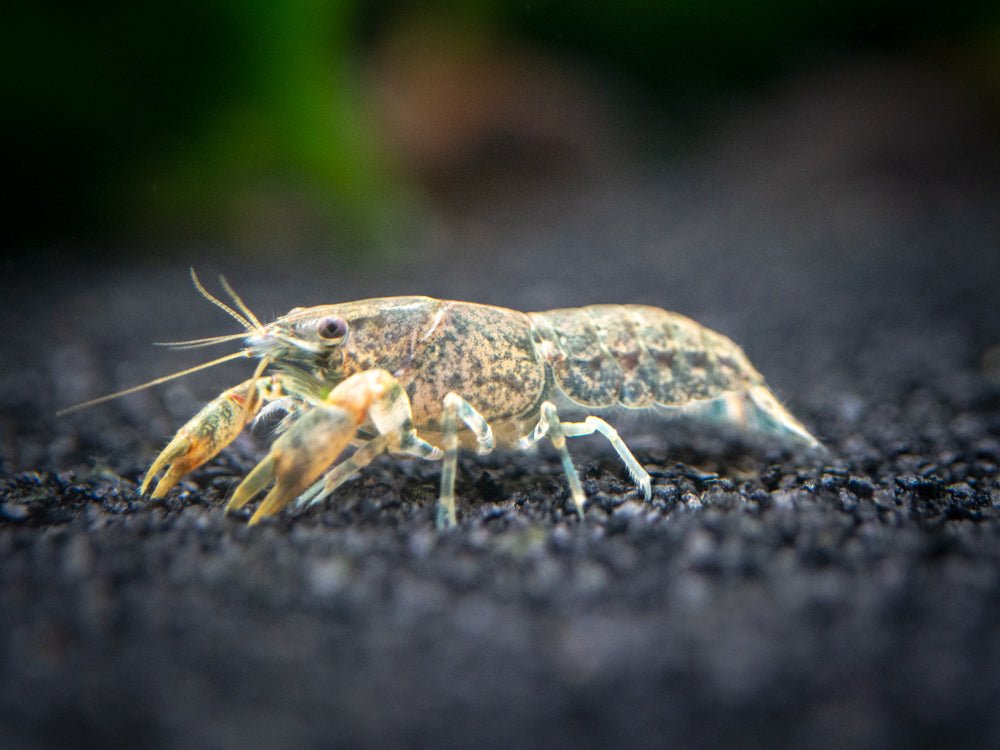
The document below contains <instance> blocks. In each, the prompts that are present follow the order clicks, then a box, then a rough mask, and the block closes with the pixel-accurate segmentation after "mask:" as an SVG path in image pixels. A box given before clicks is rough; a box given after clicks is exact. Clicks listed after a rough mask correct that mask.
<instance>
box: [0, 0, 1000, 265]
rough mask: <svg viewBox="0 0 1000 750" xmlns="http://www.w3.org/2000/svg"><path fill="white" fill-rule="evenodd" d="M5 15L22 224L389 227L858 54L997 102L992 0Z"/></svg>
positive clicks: (103, 232)
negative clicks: (893, 57)
mask: <svg viewBox="0 0 1000 750" xmlns="http://www.w3.org/2000/svg"><path fill="white" fill-rule="evenodd" d="M5 16H6V18H5V21H4V23H3V24H2V27H0V49H2V50H3V52H2V54H3V55H4V59H3V60H2V65H0V71H2V72H0V76H2V81H3V89H2V90H3V96H2V106H3V108H4V109H3V117H2V122H3V129H4V139H3V140H4V147H5V149H4V151H5V153H6V154H7V155H6V157H5V159H4V161H5V169H4V171H5V174H6V176H7V180H8V185H9V187H8V190H7V191H6V192H7V195H8V204H9V207H10V209H12V210H8V217H9V218H8V220H7V227H8V236H9V237H11V238H12V239H13V240H15V241H17V242H20V243H24V242H29V243H38V242H43V243H52V242H59V241H60V240H64V239H65V238H81V237H86V238H94V237H97V238H102V239H106V240H109V241H107V242H101V243H98V246H100V247H106V248H114V247H115V246H116V241H117V240H120V239H121V238H128V239H130V240H134V239H135V238H150V237H153V238H161V239H162V238H189V239H190V238H208V239H212V240H221V241H222V242H223V244H224V245H225V246H226V247H231V248H237V249H241V248H243V249H245V248H248V247H252V246H254V245H266V244H268V243H272V242H275V241H280V240H286V241H291V242H311V243H313V244H318V245H320V246H322V247H324V248H328V249H329V250H330V251H331V252H344V253H359V252H365V251H367V250H370V249H372V248H386V247H388V248H392V247H396V246H398V245H399V244H400V243H401V241H402V240H403V239H404V238H406V237H407V236H408V234H409V232H410V231H411V230H412V228H413V226H414V225H416V224H419V222H420V220H421V219H420V216H421V215H423V213H424V212H425V211H426V210H428V208H429V207H431V206H435V207H438V206H441V205H445V206H447V205H448V201H449V200H450V199H453V198H454V196H456V195H462V194H463V193H466V192H467V191H468V190H470V185H475V184H476V180H477V179H478V178H479V177H480V176H481V175H482V174H483V173H495V172H497V171H500V172H502V171H503V170H504V169H505V168H507V166H509V165H511V164H513V165H520V167H524V166H525V165H534V167H535V168H537V169H538V170H540V171H543V172H544V171H548V170H549V169H550V167H551V168H552V169H553V170H556V171H558V168H559V165H560V164H562V163H563V162H572V160H573V159H574V158H575V152H574V148H575V147H576V146H575V145H574V144H577V143H578V136H579V134H580V133H583V134H584V136H583V137H584V138H585V139H586V137H587V136H586V134H587V132H588V129H594V130H597V131H599V130H600V129H601V127H604V126H606V125H607V124H608V123H611V124H616V123H618V122H619V120H625V119H628V118H632V119H631V120H630V122H629V123H628V124H626V125H625V126H624V127H623V128H622V129H623V131H627V132H629V131H630V132H632V134H633V136H635V137H636V139H637V140H638V141H641V142H642V147H643V148H653V149H655V148H656V147H657V144H659V146H661V147H664V148H670V147H673V148H676V147H677V143H678V141H677V139H676V138H675V139H674V140H670V141H669V142H670V144H672V145H671V146H665V145H664V144H665V143H667V140H663V141H660V140H658V138H657V134H658V133H659V132H661V131H662V132H670V133H673V134H674V135H676V134H677V133H682V134H683V133H685V132H697V128H698V124H699V121H700V119H701V118H702V117H703V116H704V115H705V113H706V112H709V111H711V109H712V107H713V106H715V104H716V103H717V102H720V101H725V100H726V98H727V97H731V96H734V95H743V96H747V95H749V96H752V93H753V91H754V88H755V87H757V86H760V85H762V84H763V83H765V82H767V81H769V80H774V79H775V78H777V77H779V76H782V75H787V74H789V73H790V72H791V71H794V70H796V69H801V68H806V67H808V66H811V65H814V64H816V63H818V62H821V61H823V60H825V59H830V58H834V57H837V56H843V55H852V54H859V53H860V54H881V53H889V52H900V51H904V52H906V53H908V54H915V55H919V56H925V57H928V58H932V59H933V60H934V61H935V63H936V64H941V65H944V66H946V67H948V68H949V69H951V70H952V71H953V72H954V73H955V75H956V76H957V77H958V78H960V79H962V80H964V81H965V82H966V83H967V84H968V85H969V86H971V87H973V88H976V89H978V91H979V92H980V94H981V96H982V98H983V100H984V101H986V102H989V103H990V106H992V107H993V114H994V119H993V122H994V123H997V122H998V121H1000V117H998V116H997V115H998V113H1000V4H998V3H997V2H996V0H956V1H954V2H950V3H937V2H935V3H930V2H913V1H912V0H911V1H905V0H865V1H863V2H862V0H827V1H826V2H801V0H760V1H758V2H752V3H751V2H734V1H733V0H699V1H698V2H695V1H693V0H664V1H662V2H650V1H644V0H623V1H621V2H611V1H610V0H597V1H595V2H588V3H580V2H571V1H570V0H531V1H530V2H525V1H523V0H521V1H515V0H463V1H458V0H451V1H448V0H442V1H441V2H418V1H416V0H414V1H412V2H405V1H402V0H401V1H399V2H391V1H388V0H385V1H382V2H379V1H378V0H334V1H330V2H323V1H322V0H311V1H310V0H291V1H290V2H284V3H271V2H260V1H259V0H258V1H254V0H244V1H242V2H234V1H231V0H229V1H227V0H197V1H195V0H176V1H175V2H163V1H159V2H156V1H154V2H148V3H141V4H140V3H131V2H128V3H127V2H117V1H116V0H106V2H103V3H100V4H96V3H95V4H87V3H64V2H44V1H42V2H32V3H25V2H15V3H14V4H13V5H12V6H11V7H9V8H8V11H7V12H6V13H5ZM636 102H639V103H640V107H641V111H642V113H643V115H642V117H641V118H636V117H635V111H636V110H634V109H630V107H631V106H632V105H634V104H635V103H636ZM618 108H621V113H622V115H621V117H620V118H619V117H618V112H617V110H618ZM626 112H629V114H628V115H626V114H625V113H626ZM594 113H596V115H595V120H591V117H590V115H591V114H594ZM595 121H599V122H600V123H603V124H602V125H594V122H595ZM637 131H639V132H637ZM589 142H590V143H591V144H594V143H597V144H599V143H600V142H601V138H600V136H599V135H598V136H595V137H594V138H593V139H591V141H589ZM680 142H681V143H682V142H683V137H682V138H681V139H680ZM598 148H599V146H598ZM553 155H555V156H553ZM521 187H523V183H518V186H517V189H520V188H521ZM501 197H502V196H501ZM492 199H498V198H497V197H496V194H493V193H490V194H489V195H488V196H487V197H486V200H492Z"/></svg>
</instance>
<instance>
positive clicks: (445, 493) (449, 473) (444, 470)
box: [437, 393, 493, 528]
mask: <svg viewBox="0 0 1000 750" xmlns="http://www.w3.org/2000/svg"><path fill="white" fill-rule="evenodd" d="M459 419H461V420H462V421H463V422H465V424H466V426H467V427H468V428H469V429H470V430H472V431H473V432H474V433H475V435H476V451H477V452H478V453H479V454H480V455H484V454H486V453H489V452H490V451H492V450H493V430H491V429H490V426H489V424H487V422H486V419H485V418H484V417H483V415H481V414H480V413H479V412H477V411H476V410H475V409H474V408H473V407H472V405H471V404H470V403H469V402H468V401H466V400H465V399H464V398H462V397H461V396H459V395H458V394H457V393H449V394H448V395H447V396H445V397H444V411H443V414H442V417H441V434H442V442H443V443H444V463H443V465H442V467H441V496H440V497H439V498H438V510H437V526H438V528H445V527H447V526H454V525H456V524H457V523H458V519H457V518H456V516H455V469H456V467H457V465H458V420H459Z"/></svg>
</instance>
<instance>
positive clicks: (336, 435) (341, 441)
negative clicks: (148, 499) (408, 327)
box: [226, 370, 412, 525]
mask: <svg viewBox="0 0 1000 750" xmlns="http://www.w3.org/2000/svg"><path fill="white" fill-rule="evenodd" d="M400 398H402V399H403V400H404V401H405V393H404V392H403V390H402V388H401V387H400V386H399V383H398V382H397V381H396V379H395V378H394V377H392V375H390V374H389V373H388V372H386V371H385V370H367V371H365V372H360V373H357V374H355V375H352V376H351V377H349V378H348V379H347V380H345V381H344V382H342V383H341V384H340V385H338V386H337V387H336V388H334V389H333V390H332V391H331V392H330V395H329V396H327V398H326V400H325V402H324V403H321V404H317V405H315V406H313V407H311V408H310V409H309V410H307V411H306V412H305V413H304V414H303V415H302V416H301V417H300V418H299V420H298V421H297V422H295V423H294V424H293V425H292V426H291V427H289V428H288V431H287V432H286V433H285V434H284V435H282V436H281V437H279V438H278V439H277V440H276V441H274V445H272V446H271V450H270V451H269V452H268V454H267V456H266V457H265V458H264V460H263V461H261V462H260V463H259V464H257V466H255V467H254V469H253V471H251V472H250V473H249V474H248V475H247V476H246V478H245V479H244V480H243V481H242V482H241V483H240V485H239V486H238V487H237V488H236V491H235V492H234V493H233V496H232V498H231V499H230V500H229V503H227V505H226V512H229V511H231V510H236V509H237V508H241V507H243V506H244V505H246V503H247V502H248V501H249V500H250V499H251V498H253V496H254V495H256V494H257V493H258V492H260V491H261V490H262V489H264V487H266V486H267V485H268V484H269V483H270V482H271V480H276V481H275V484H274V487H272V488H271V491H270V492H268V493H267V496H266V497H265V498H264V500H263V502H261V504H260V506H259V507H258V508H257V510H256V511H255V512H254V514H253V516H251V518H250V524H251V525H253V524H255V523H257V522H258V521H259V520H260V519H261V518H263V517H264V516H269V515H271V514H273V513H277V512H278V511H279V510H281V509H282V508H284V507H285V506H286V505H288V504H289V503H290V502H291V501H292V500H294V499H295V498H296V497H298V496H299V495H300V494H302V492H303V490H305V489H306V488H307V487H309V485H311V484H312V483H313V482H314V481H315V480H316V478H317V477H319V475H320V474H322V473H323V470H324V469H326V468H327V467H328V466H329V465H330V464H331V463H333V462H334V461H335V460H336V459H337V456H339V455H340V454H341V453H342V452H343V451H344V449H345V448H346V447H347V446H348V445H350V443H351V441H352V440H353V439H354V435H355V432H356V431H357V429H358V426H359V425H360V424H361V423H362V422H363V421H364V420H365V419H366V418H367V417H371V418H372V421H373V422H374V423H375V426H376V428H377V429H379V430H385V431H391V432H392V434H393V437H396V430H398V429H399V428H400V427H402V426H403V425H404V424H405V425H406V429H410V430H412V428H410V427H409V422H410V411H409V406H408V402H406V406H405V407H404V408H402V410H400V407H399V404H400Z"/></svg>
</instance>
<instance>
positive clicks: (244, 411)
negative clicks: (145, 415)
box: [139, 378, 262, 498]
mask: <svg viewBox="0 0 1000 750" xmlns="http://www.w3.org/2000/svg"><path fill="white" fill-rule="evenodd" d="M261 391H262V381H261V380H260V379H259V378H251V379H250V380H247V381H245V382H243V383H240V384H239V385H237V386H234V387H232V388H230V389H229V390H228V391H225V392H224V393H222V394H221V395H220V396H218V397H217V398H216V399H215V400H213V401H211V402H209V403H208V404H207V405H206V406H205V407H204V408H203V409H202V410H201V411H200V412H198V413H197V414H196V415H195V416H194V417H193V418H192V419H191V420H190V421H189V422H188V423H187V424H185V425H184V426H183V427H181V428H180V429H179V430H178V431H177V434H176V435H174V438H173V440H171V441H170V442H169V443H168V444H167V447H166V448H164V449H163V450H162V451H161V452H160V455H159V456H157V457H156V460H155V461H154V462H153V465H152V466H150V467H149V471H147V472H146V477H145V479H143V480H142V486H141V487H140V488H139V492H140V494H143V495H145V494H146V489H147V488H148V487H149V484H150V482H152V481H153V477H155V476H156V474H157V473H158V472H159V471H160V470H161V469H164V468H166V472H165V473H164V475H163V477H161V478H160V481H159V483H157V485H156V489H155V490H153V495H152V497H153V498H158V497H163V496H164V495H165V494H167V491H168V490H170V488H171V487H173V486H174V485H175V484H177V482H179V481H180V480H181V478H182V477H183V476H184V475H185V474H187V473H188V472H190V471H193V470H194V469H196V468H198V467H199V466H201V465H202V464H203V463H205V462H206V461H208V460H209V459H210V458H212V457H213V456H215V454H217V453H218V452H219V451H221V450H222V449H223V448H225V447H226V446H227V445H229V444H230V443H231V442H233V440H235V439H236V436H237V435H239V434H240V431H241V430H242V429H243V428H244V427H245V426H246V424H247V422H249V421H250V420H251V419H253V417H254V415H255V414H256V413H257V411H258V409H260V405H261V402H262V399H261Z"/></svg>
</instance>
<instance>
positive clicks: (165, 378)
mask: <svg viewBox="0 0 1000 750" xmlns="http://www.w3.org/2000/svg"><path fill="white" fill-rule="evenodd" d="M249 356H252V355H251V354H250V353H249V352H248V351H247V350H245V349H241V350H240V351H238V352H233V353H232V354H227V355H226V356H225V357H219V358H218V359H213V360H212V361H211V362H205V363H204V364H200V365H195V366H194V367H189V368H188V369H186V370H181V371H180V372H175V373H173V374H172V375H164V376H163V377H162V378H157V379H156V380H150V381H149V382H148V383H143V384H142V385H136V386H132V387H131V388H126V389H125V390H124V391H118V392H117V393H109V394H108V395H107V396H100V397H99V398H93V399H91V400H90V401H84V402H83V403H82V404H76V405H75V406H68V407H66V408H65V409H60V410H59V411H57V412H56V416H57V417H61V416H63V415H64V414H69V413H70V412H73V411H77V410H79V409H85V408H87V407H88V406H94V405H95V404H102V403H104V402H105V401H110V400H111V399H113V398H118V397H119V396H127V395H128V394H130V393H135V392H136V391H141V390H143V389H145V388H150V387H152V386H154V385H159V384H160V383H166V382H167V381H168V380H173V379H174V378H181V377H184V376H185V375H190V374H191V373H192V372H198V370H205V369H207V368H209V367H215V365H221V364H222V363H223V362H229V361H230V360H232V359H238V358H239V357H249Z"/></svg>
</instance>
